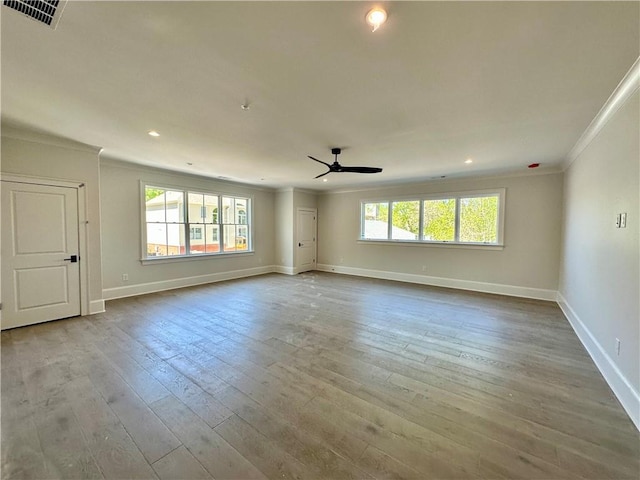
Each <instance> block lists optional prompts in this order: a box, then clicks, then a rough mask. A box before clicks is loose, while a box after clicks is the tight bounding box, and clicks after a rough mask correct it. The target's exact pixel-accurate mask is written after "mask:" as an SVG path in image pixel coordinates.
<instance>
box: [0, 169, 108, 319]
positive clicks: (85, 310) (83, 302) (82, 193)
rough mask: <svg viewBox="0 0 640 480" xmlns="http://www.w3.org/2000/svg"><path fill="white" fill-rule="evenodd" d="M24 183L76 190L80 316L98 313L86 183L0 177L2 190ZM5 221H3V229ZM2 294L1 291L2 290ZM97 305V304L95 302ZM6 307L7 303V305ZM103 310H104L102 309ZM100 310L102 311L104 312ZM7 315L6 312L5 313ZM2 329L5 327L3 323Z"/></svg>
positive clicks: (20, 176) (0, 296)
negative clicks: (92, 290)
mask: <svg viewBox="0 0 640 480" xmlns="http://www.w3.org/2000/svg"><path fill="white" fill-rule="evenodd" d="M8 182H10V183H22V184H30V185H41V186H50V187H64V188H70V189H74V190H75V191H76V197H77V209H78V252H77V253H78V255H79V256H80V262H78V263H79V283H80V315H89V314H91V313H96V311H97V306H93V307H92V303H91V302H90V300H89V261H88V260H89V256H88V240H87V238H88V232H87V225H88V223H89V222H88V220H87V192H86V187H85V184H84V182H82V181H78V180H71V179H69V180H61V179H52V178H46V177H32V176H27V175H20V174H10V173H9V174H7V173H2V174H1V175H0V188H5V184H6V183H8ZM4 223H5V221H4V220H3V228H4ZM0 292H1V290H0ZM0 302H2V293H0ZM94 303H95V302H94ZM5 305H6V303H5ZM102 310H103V309H102ZM102 310H100V311H102ZM5 313H6V312H5ZM2 317H3V312H2V311H1V310H0V321H1V320H2ZM2 328H11V326H9V327H5V326H4V322H2Z"/></svg>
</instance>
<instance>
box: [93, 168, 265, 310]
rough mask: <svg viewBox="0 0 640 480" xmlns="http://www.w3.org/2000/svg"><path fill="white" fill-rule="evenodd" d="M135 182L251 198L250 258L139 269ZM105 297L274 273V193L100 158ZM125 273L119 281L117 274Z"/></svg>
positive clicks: (241, 256)
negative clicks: (251, 232) (252, 248)
mask: <svg viewBox="0 0 640 480" xmlns="http://www.w3.org/2000/svg"><path fill="white" fill-rule="evenodd" d="M140 181H144V182H149V183H152V184H158V185H161V186H162V185H169V186H176V187H181V188H186V189H189V188H193V189H200V190H204V191H212V192H214V193H229V194H236V195H241V196H247V197H252V198H253V203H252V209H253V226H252V228H253V247H254V253H252V254H234V255H224V256H222V255H220V256H214V257H206V258H198V259H187V260H165V259H163V260H162V261H161V262H160V263H153V262H151V261H149V262H146V263H147V264H143V262H141V258H142V246H141V238H142V237H141V235H142V234H141V228H142V223H141V217H142V213H141V206H140V198H141V194H140ZM100 184H101V192H100V195H101V198H102V232H103V259H104V262H103V281H104V292H105V293H104V296H105V298H116V297H122V296H127V295H136V294H140V293H148V292H152V291H158V290H164V289H167V288H175V287H181V286H187V285H195V284H198V283H205V282H211V281H216V280H224V279H228V278H236V277H240V276H247V275H253V274H260V273H266V272H270V271H272V270H273V265H274V264H275V262H274V251H275V243H274V240H275V233H274V232H275V228H274V224H275V216H274V192H273V191H272V190H265V189H260V188H254V187H251V186H247V185H240V184H234V183H229V182H222V181H218V180H212V179H210V178H205V177H198V176H194V175H187V174H180V173H175V172H169V171H166V170H160V169H155V168H148V167H144V166H140V165H134V164H130V163H125V162H118V161H114V160H105V159H102V160H101V162H100ZM123 274H127V275H128V277H129V278H128V280H127V281H124V280H123V279H122V275H123Z"/></svg>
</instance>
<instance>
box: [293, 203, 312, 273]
mask: <svg viewBox="0 0 640 480" xmlns="http://www.w3.org/2000/svg"><path fill="white" fill-rule="evenodd" d="M297 212H298V215H297V234H296V241H297V255H296V270H297V272H298V273H299V272H307V271H309V270H315V268H316V232H317V222H316V211H315V210H311V209H303V208H299V209H298V211H297Z"/></svg>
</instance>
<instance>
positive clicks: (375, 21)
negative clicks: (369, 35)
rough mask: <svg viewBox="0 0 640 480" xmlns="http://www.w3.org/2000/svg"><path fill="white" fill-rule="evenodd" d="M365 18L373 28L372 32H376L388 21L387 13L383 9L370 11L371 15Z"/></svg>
mask: <svg viewBox="0 0 640 480" xmlns="http://www.w3.org/2000/svg"><path fill="white" fill-rule="evenodd" d="M364 18H365V20H366V21H367V23H368V24H369V25H370V26H371V28H372V30H371V31H372V32H375V31H376V30H377V29H378V28H380V26H381V25H382V24H383V23H384V22H386V21H387V12H386V11H384V10H383V9H382V8H379V7H375V8H372V9H371V10H369V13H367V16H366V17H364Z"/></svg>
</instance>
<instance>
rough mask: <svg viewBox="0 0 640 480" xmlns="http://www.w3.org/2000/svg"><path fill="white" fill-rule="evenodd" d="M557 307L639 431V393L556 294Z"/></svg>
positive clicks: (562, 298) (569, 307) (567, 305)
mask: <svg viewBox="0 0 640 480" xmlns="http://www.w3.org/2000/svg"><path fill="white" fill-rule="evenodd" d="M557 300H558V305H560V308H561V309H562V311H563V313H564V315H565V316H566V317H567V320H569V323H570V324H571V326H572V327H573V330H574V331H575V332H576V335H578V338H579V339H580V341H581V342H582V345H584V348H585V349H586V350H587V352H588V353H589V355H590V356H591V358H592V359H593V361H594V363H595V364H596V366H597V367H598V370H600V373H602V376H603V377H604V379H605V380H606V381H607V383H608V384H609V387H611V390H613V393H614V394H615V396H616V397H617V398H618V400H619V401H620V403H621V404H622V407H623V408H624V409H625V411H626V412H627V414H628V415H629V417H630V418H631V420H632V421H633V423H634V424H635V426H636V428H637V429H638V430H640V392H637V391H636V390H635V389H634V388H633V385H631V383H630V382H629V380H627V378H626V377H625V376H624V374H623V373H622V372H621V371H620V369H619V368H618V366H617V365H616V364H615V362H614V361H613V360H612V359H611V357H610V356H609V355H608V354H607V352H606V351H605V350H604V348H602V345H600V342H598V340H597V339H596V338H595V337H594V336H593V334H592V333H591V332H590V331H589V329H588V328H587V326H586V325H585V324H584V323H582V320H580V317H578V314H577V313H576V312H575V310H573V308H571V306H570V305H569V303H567V300H566V299H565V298H564V297H563V296H562V294H561V293H560V292H558V298H557Z"/></svg>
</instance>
